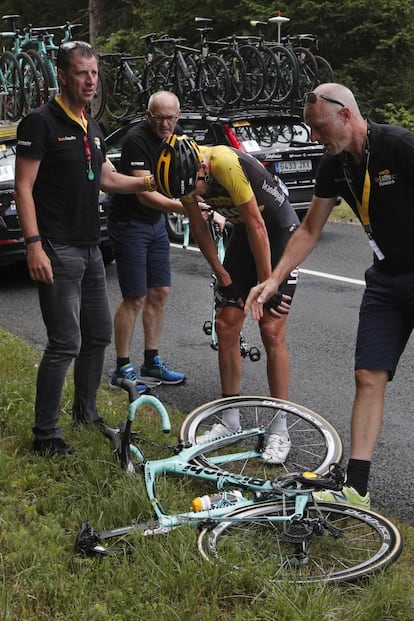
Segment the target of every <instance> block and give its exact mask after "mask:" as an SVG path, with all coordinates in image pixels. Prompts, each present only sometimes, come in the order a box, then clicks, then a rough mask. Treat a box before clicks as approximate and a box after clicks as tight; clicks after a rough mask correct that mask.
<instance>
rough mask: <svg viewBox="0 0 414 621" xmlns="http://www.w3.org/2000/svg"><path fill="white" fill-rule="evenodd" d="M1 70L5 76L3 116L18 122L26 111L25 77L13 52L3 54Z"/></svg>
mask: <svg viewBox="0 0 414 621" xmlns="http://www.w3.org/2000/svg"><path fill="white" fill-rule="evenodd" d="M0 69H1V73H2V76H3V80H2V84H1V87H2V91H3V92H2V98H1V108H2V110H1V113H2V114H1V116H2V118H5V119H7V120H8V121H13V122H15V121H18V120H19V119H20V118H21V116H22V112H23V109H24V85H23V76H22V72H21V70H20V66H19V63H18V62H17V59H16V57H15V56H14V54H12V53H11V52H8V51H7V52H3V54H2V55H1V57H0Z"/></svg>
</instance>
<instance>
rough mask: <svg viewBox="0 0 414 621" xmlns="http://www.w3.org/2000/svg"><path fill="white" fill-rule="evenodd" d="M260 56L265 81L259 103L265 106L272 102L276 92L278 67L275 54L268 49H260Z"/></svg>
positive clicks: (278, 76)
mask: <svg viewBox="0 0 414 621" xmlns="http://www.w3.org/2000/svg"><path fill="white" fill-rule="evenodd" d="M261 54H262V58H263V60H264V64H265V68H266V74H265V75H266V80H265V84H264V88H263V91H262V94H261V95H260V99H259V101H260V103H263V104H267V103H271V102H272V101H273V98H274V96H275V93H276V91H277V87H278V84H279V82H280V65H279V61H278V59H277V56H276V54H274V52H273V51H272V50H271V49H270V48H269V47H266V46H264V47H262V48H261Z"/></svg>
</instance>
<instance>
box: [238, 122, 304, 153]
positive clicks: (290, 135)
mask: <svg viewBox="0 0 414 621" xmlns="http://www.w3.org/2000/svg"><path fill="white" fill-rule="evenodd" d="M233 131H234V132H235V134H236V136H237V139H238V141H239V142H240V143H241V144H242V145H243V147H244V148H245V149H246V151H248V152H254V151H260V150H261V149H270V148H276V149H280V148H283V147H286V146H288V145H294V144H306V143H309V142H310V133H309V129H308V128H307V127H306V125H305V124H304V123H300V122H298V123H284V122H274V123H269V122H268V121H267V122H261V121H253V122H252V121H239V122H235V123H233Z"/></svg>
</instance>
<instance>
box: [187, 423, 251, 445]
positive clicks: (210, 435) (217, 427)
mask: <svg viewBox="0 0 414 621" xmlns="http://www.w3.org/2000/svg"><path fill="white" fill-rule="evenodd" d="M237 431H240V430H239V429H237ZM231 433H234V431H232V430H231V429H229V428H228V427H226V425H223V424H222V423H215V424H214V425H213V426H212V427H211V429H209V430H208V431H206V432H205V433H203V434H202V435H201V436H197V438H196V443H197V444H203V442H209V441H210V440H215V439H216V438H222V437H223V436H229V435H230V434H231Z"/></svg>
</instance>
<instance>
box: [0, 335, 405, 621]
mask: <svg viewBox="0 0 414 621" xmlns="http://www.w3.org/2000/svg"><path fill="white" fill-rule="evenodd" d="M38 362H39V354H38V352H35V351H33V350H32V349H30V348H29V347H28V346H27V345H26V344H25V343H24V342H23V341H21V340H19V339H17V338H15V337H13V336H11V335H10V334H8V333H6V332H2V331H0V377H1V378H2V380H1V392H0V490H1V491H0V493H1V512H0V575H1V581H0V585H1V587H0V588H1V595H0V619H1V620H2V621H32V620H33V621H60V620H62V621H63V620H65V621H86V620H87V621H125V620H126V619H131V620H132V621H159V620H160V619H162V620H163V621H230V620H231V621H241V620H243V621H275V619H277V620H278V621H302V620H303V621H305V620H306V621H397V620H398V621H410V620H412V619H414V585H413V580H412V566H413V561H414V529H413V527H411V526H410V525H408V524H399V526H400V528H401V530H402V533H403V537H404V541H405V548H404V551H403V554H402V555H401V557H400V559H399V560H398V562H397V563H396V564H395V565H393V566H392V567H390V568H389V569H388V570H387V571H386V572H385V573H384V574H381V575H378V576H375V577H373V578H372V579H370V580H369V581H367V582H365V583H363V584H358V585H349V586H341V587H339V586H338V587H337V586H335V587H332V586H330V587H328V586H323V585H312V586H300V587H299V586H297V585H295V584H288V585H286V584H284V585H278V584H274V583H272V582H271V581H268V582H266V581H265V580H264V579H263V578H262V576H261V572H260V566H258V567H257V572H255V573H254V574H249V575H246V574H244V573H243V572H240V573H237V572H228V570H227V569H225V567H224V566H222V565H220V564H207V563H203V562H202V561H201V560H200V558H199V557H198V554H197V551H196V546H195V540H196V534H195V532H194V531H193V530H191V529H190V528H184V527H183V528H180V529H177V530H175V531H173V532H171V533H170V534H169V535H168V536H159V537H154V538H150V537H147V538H145V537H142V535H139V534H138V533H134V534H132V535H130V536H129V537H127V538H125V541H124V542H123V545H122V548H121V551H122V553H121V554H120V555H119V556H117V557H99V558H83V557H80V556H77V555H76V554H75V552H74V543H75V537H76V533H77V531H78V528H79V525H80V523H81V521H82V520H83V519H85V518H88V519H89V520H90V522H91V524H93V526H94V527H95V528H96V529H98V530H101V529H105V528H111V527H117V526H122V525H125V524H131V523H132V522H133V521H134V520H135V519H137V518H138V519H149V518H150V517H151V510H150V507H149V506H148V503H147V501H146V499H145V493H144V488H143V484H142V482H141V481H140V479H139V478H138V479H134V480H133V481H132V479H131V477H130V476H128V475H127V474H126V473H124V472H122V471H121V469H120V468H119V466H118V464H117V463H116V462H115V460H114V459H113V457H112V455H111V452H110V450H109V444H108V443H107V441H106V439H104V438H103V436H102V435H100V434H99V433H98V432H97V431H96V430H94V429H84V428H82V429H80V430H78V431H74V430H72V428H71V420H70V416H69V412H70V404H71V395H72V388H71V382H70V378H68V382H67V386H66V387H65V391H64V398H63V413H62V417H61V425H62V429H63V433H64V437H65V438H66V439H67V440H68V441H69V442H71V443H72V444H73V445H74V446H75V447H76V449H77V451H76V454H75V455H73V456H71V457H69V458H66V459H50V460H47V459H43V458H40V457H36V456H34V455H33V454H32V453H31V451H30V445H31V426H32V417H33V414H32V412H33V399H34V386H35V378H36V371H37V365H38ZM99 400H100V404H99V405H100V411H101V414H102V415H103V416H105V418H107V419H108V421H109V422H111V423H116V422H119V420H120V418H122V416H120V412H121V413H123V412H124V411H125V403H126V400H125V396H124V395H123V394H122V393H115V394H114V391H109V389H106V388H105V387H104V386H102V389H101V390H100V394H99ZM171 417H172V423H173V434H174V433H175V435H176V432H177V431H178V425H179V421H180V414H179V413H178V412H174V411H173V412H171ZM140 423H142V427H143V429H145V430H146V432H148V433H149V434H150V435H152V436H153V437H154V439H155V438H156V439H158V440H160V441H162V438H161V436H162V433H161V432H158V431H157V430H156V426H155V425H154V421H153V419H152V415H151V414H150V413H149V412H147V413H145V414H144V416H143V417H142V420H140ZM168 441H169V442H172V443H174V438H171V437H170V438H169V439H168ZM199 491H200V490H199V488H197V487H195V482H194V481H188V480H181V479H168V480H162V481H161V492H162V493H161V497H164V495H165V496H166V497H167V500H168V501H170V500H171V501H174V500H175V501H177V502H178V501H179V502H180V503H181V507H186V506H187V505H186V504H185V503H187V502H189V498H191V497H192V496H194V495H198V493H199ZM177 499H178V500H177ZM183 503H184V504H183Z"/></svg>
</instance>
